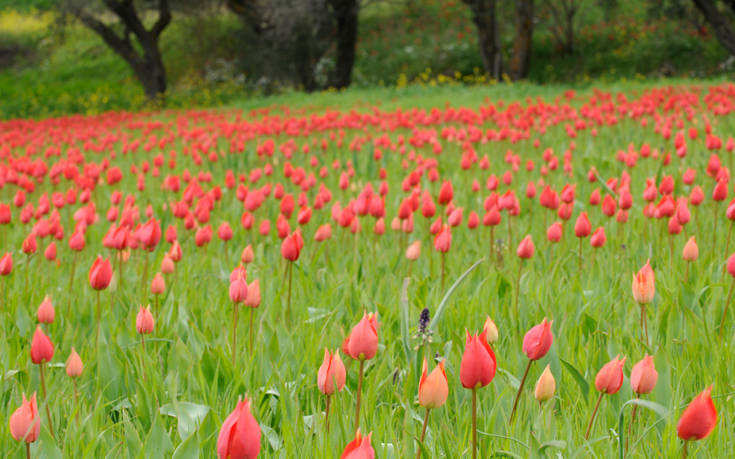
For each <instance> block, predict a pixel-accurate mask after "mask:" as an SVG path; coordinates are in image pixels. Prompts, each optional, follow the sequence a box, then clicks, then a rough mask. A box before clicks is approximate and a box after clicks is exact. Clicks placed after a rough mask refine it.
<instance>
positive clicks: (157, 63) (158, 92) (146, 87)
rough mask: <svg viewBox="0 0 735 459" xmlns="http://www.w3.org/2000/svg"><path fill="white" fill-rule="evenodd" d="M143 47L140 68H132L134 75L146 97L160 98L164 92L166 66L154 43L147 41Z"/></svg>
mask: <svg viewBox="0 0 735 459" xmlns="http://www.w3.org/2000/svg"><path fill="white" fill-rule="evenodd" d="M143 47H144V53H143V65H142V66H139V67H140V69H136V68H135V67H134V68H133V69H134V71H135V75H136V76H137V77H138V80H140V83H141V84H142V85H143V91H144V92H145V95H146V97H147V98H148V99H151V100H153V99H161V98H162V97H163V95H164V94H165V93H166V67H164V65H163V59H162V58H161V53H160V51H159V50H158V46H156V44H155V43H147V44H145V45H143Z"/></svg>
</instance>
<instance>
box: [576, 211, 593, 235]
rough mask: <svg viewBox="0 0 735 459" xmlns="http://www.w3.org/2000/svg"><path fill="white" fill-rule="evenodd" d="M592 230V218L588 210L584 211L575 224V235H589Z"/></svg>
mask: <svg viewBox="0 0 735 459" xmlns="http://www.w3.org/2000/svg"><path fill="white" fill-rule="evenodd" d="M591 231H592V225H591V224H590V219H589V218H588V217H587V212H582V213H581V214H579V217H577V222H576V223H575V224H574V235H575V236H577V237H587V236H589V235H590V232H591Z"/></svg>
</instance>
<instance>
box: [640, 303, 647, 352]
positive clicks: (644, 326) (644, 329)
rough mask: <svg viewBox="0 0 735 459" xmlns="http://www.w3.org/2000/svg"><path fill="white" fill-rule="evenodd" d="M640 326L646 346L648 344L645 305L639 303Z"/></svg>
mask: <svg viewBox="0 0 735 459" xmlns="http://www.w3.org/2000/svg"><path fill="white" fill-rule="evenodd" d="M641 328H642V330H641V331H642V332H643V333H644V336H645V338H646V347H647V346H648V320H647V319H646V305H645V304H642V305H641Z"/></svg>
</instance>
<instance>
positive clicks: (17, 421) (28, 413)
mask: <svg viewBox="0 0 735 459" xmlns="http://www.w3.org/2000/svg"><path fill="white" fill-rule="evenodd" d="M9 424H10V435H12V436H13V438H14V439H15V440H16V441H24V442H26V443H33V442H35V441H36V440H38V434H39V433H40V432H41V417H40V416H39V415H38V405H37V403H36V393H35V392H34V393H33V395H32V396H31V399H30V400H26V394H23V403H22V404H21V405H20V407H19V408H18V409H17V410H15V411H14V412H13V414H11V415H10V422H9Z"/></svg>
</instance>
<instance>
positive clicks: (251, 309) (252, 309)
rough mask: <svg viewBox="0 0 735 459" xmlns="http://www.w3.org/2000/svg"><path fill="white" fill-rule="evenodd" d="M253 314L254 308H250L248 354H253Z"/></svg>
mask: <svg viewBox="0 0 735 459" xmlns="http://www.w3.org/2000/svg"><path fill="white" fill-rule="evenodd" d="M254 316H255V308H253V307H251V308H250V354H251V355H252V354H253V351H254V349H253V320H254V318H253V317H254Z"/></svg>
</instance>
